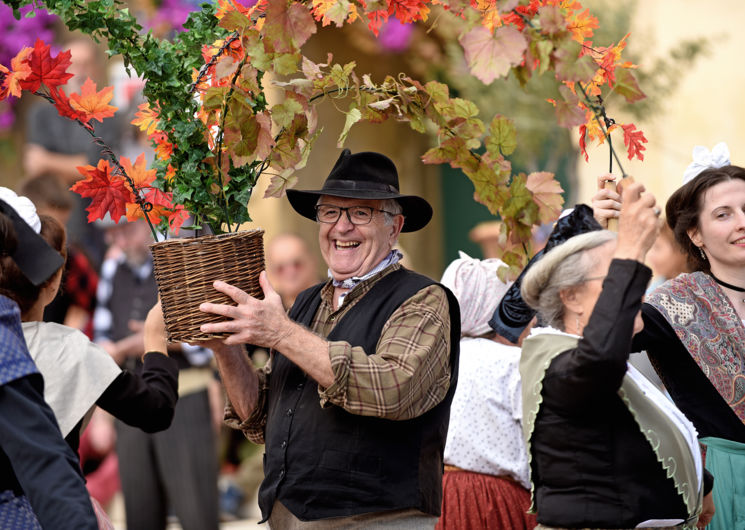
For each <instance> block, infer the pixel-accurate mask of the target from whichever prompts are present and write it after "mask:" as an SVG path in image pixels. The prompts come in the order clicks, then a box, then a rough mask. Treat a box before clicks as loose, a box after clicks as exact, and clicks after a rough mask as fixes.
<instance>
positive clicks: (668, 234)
mask: <svg viewBox="0 0 745 530" xmlns="http://www.w3.org/2000/svg"><path fill="white" fill-rule="evenodd" d="M647 265H649V268H650V269H652V274H653V279H652V283H650V284H649V287H648V288H647V293H651V292H652V291H653V290H655V289H656V288H657V287H659V286H660V285H662V284H663V283H665V282H666V281H667V280H672V279H673V278H677V277H678V275H680V274H683V273H684V272H693V269H691V266H690V265H689V263H688V255H687V254H686V251H685V249H684V248H683V247H681V246H680V244H679V243H678V242H677V241H676V240H675V234H673V231H672V229H671V228H670V226H668V224H667V222H666V221H665V220H663V225H662V228H661V229H660V235H658V236H657V239H655V240H654V245H652V248H650V249H649V252H648V253H647Z"/></svg>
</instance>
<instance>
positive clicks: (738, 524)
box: [700, 437, 745, 530]
mask: <svg viewBox="0 0 745 530" xmlns="http://www.w3.org/2000/svg"><path fill="white" fill-rule="evenodd" d="M700 442H701V443H702V444H704V445H705V446H706V469H708V470H709V472H710V473H711V474H712V475H714V490H713V496H714V506H716V512H715V513H714V518H713V519H712V520H711V523H709V524H708V525H707V527H706V528H707V529H708V530H745V480H743V478H745V444H741V443H739V442H733V441H731V440H725V439H723V438H714V437H707V438H701V440H700Z"/></svg>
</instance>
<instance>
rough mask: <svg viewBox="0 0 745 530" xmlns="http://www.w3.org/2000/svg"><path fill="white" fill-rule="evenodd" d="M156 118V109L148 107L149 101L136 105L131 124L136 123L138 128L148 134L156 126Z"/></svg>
mask: <svg viewBox="0 0 745 530" xmlns="http://www.w3.org/2000/svg"><path fill="white" fill-rule="evenodd" d="M158 119H159V118H158V109H157V108H155V109H153V108H150V103H147V102H146V103H142V104H140V106H139V107H137V112H136V113H135V119H134V120H132V125H136V126H137V128H138V129H140V130H141V131H144V132H145V133H147V135H148V136H150V135H151V134H153V133H155V130H156V129H157V128H158Z"/></svg>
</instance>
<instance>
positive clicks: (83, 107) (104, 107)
mask: <svg viewBox="0 0 745 530" xmlns="http://www.w3.org/2000/svg"><path fill="white" fill-rule="evenodd" d="M112 97H114V87H112V86H109V87H106V88H104V89H103V90H101V91H99V92H96V83H94V82H93V81H91V79H90V78H89V79H86V81H85V83H83V87H82V88H81V91H80V94H70V106H71V107H72V108H73V109H75V110H77V111H78V112H81V113H82V114H83V115H84V116H85V117H86V120H85V121H90V120H98V121H100V122H103V119H104V118H110V117H112V116H113V115H114V112H116V107H114V106H112V105H109V104H108V103H109V101H111V98H112Z"/></svg>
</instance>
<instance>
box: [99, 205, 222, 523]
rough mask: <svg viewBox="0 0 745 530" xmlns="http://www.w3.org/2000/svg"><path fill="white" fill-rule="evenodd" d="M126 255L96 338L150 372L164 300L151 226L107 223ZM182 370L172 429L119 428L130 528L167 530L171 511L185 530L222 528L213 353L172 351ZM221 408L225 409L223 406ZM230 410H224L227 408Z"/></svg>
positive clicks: (106, 287) (112, 278)
mask: <svg viewBox="0 0 745 530" xmlns="http://www.w3.org/2000/svg"><path fill="white" fill-rule="evenodd" d="M105 224H106V225H107V227H106V236H107V239H109V240H110V241H111V243H112V245H114V246H115V247H117V248H118V249H119V250H120V252H118V253H111V255H112V256H113V257H111V258H109V259H107V260H106V261H104V264H103V266H102V268H101V274H100V276H99V283H98V300H97V306H96V312H95V315H94V332H95V338H96V341H97V342H99V343H100V344H101V345H102V346H103V347H104V348H105V349H106V350H107V351H108V352H109V354H110V355H111V356H112V357H113V358H114V360H116V361H117V363H119V365H120V366H122V367H124V368H127V369H129V370H132V371H135V372H137V373H139V372H141V370H142V362H141V361H140V358H141V357H142V355H143V353H144V352H145V350H144V343H143V324H144V321H145V317H146V315H147V313H148V310H149V309H150V308H151V307H152V306H153V305H155V303H156V301H157V299H158V288H157V284H156V282H155V277H154V276H153V263H152V257H151V255H150V250H149V248H148V246H149V245H150V243H152V241H153V239H152V234H151V232H150V229H149V227H148V225H147V223H146V222H145V220H142V219H141V220H138V221H134V222H126V221H125V220H124V218H122V220H121V221H120V222H119V223H117V224H115V223H113V222H112V221H110V220H109V221H108V222H107V223H105ZM169 355H170V357H172V358H173V359H174V360H175V361H176V363H177V364H178V368H179V386H178V394H179V400H178V403H177V404H176V411H175V415H174V418H173V423H172V424H171V427H170V428H169V429H167V430H165V431H162V432H159V433H155V434H148V433H144V432H142V431H141V430H139V429H134V428H132V427H129V426H128V425H126V424H124V423H122V422H121V421H117V422H116V433H117V440H116V450H117V454H118V457H119V475H120V479H121V484H122V493H123V494H124V506H125V514H126V515H125V517H126V521H127V527H129V528H137V529H139V528H142V529H163V528H165V527H166V522H167V518H168V514H169V511H170V513H173V514H174V515H175V516H176V517H177V518H178V521H179V523H180V524H181V527H182V528H184V529H185V530H192V529H193V530H211V529H215V530H216V529H217V528H218V494H217V467H218V465H217V449H216V440H215V438H216V434H215V423H216V421H213V419H214V414H213V408H212V407H211V405H210V398H209V395H210V392H209V390H208V389H209V388H210V387H215V386H216V385H217V384H218V383H217V382H216V381H215V379H214V377H213V370H212V369H211V368H210V361H211V358H212V352H211V351H210V350H206V349H204V348H193V347H190V346H188V345H180V344H177V345H171V346H170V347H169ZM215 408H217V407H215ZM219 408H222V407H219Z"/></svg>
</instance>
